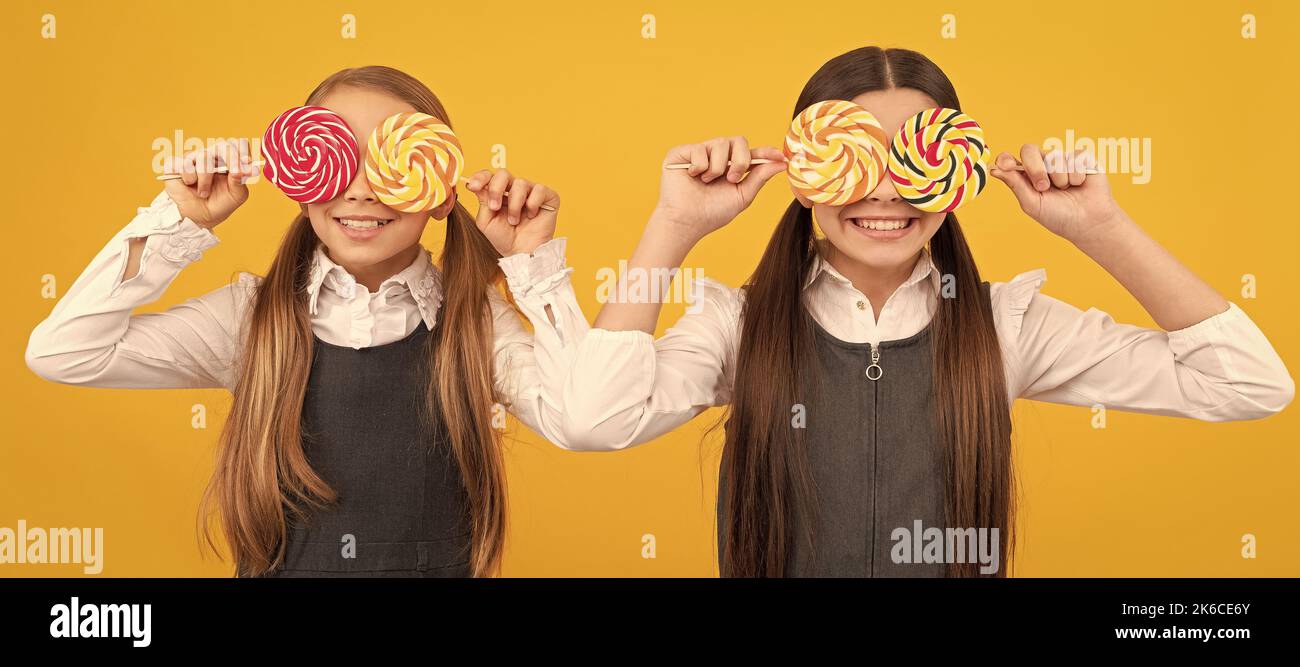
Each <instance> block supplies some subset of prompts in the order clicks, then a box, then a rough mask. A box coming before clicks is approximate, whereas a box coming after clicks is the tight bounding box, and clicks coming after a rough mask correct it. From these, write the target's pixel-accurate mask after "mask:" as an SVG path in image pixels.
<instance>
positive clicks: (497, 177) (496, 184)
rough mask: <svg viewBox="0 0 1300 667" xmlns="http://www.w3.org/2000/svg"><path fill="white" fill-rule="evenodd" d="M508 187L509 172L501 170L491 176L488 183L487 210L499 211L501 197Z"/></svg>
mask: <svg viewBox="0 0 1300 667" xmlns="http://www.w3.org/2000/svg"><path fill="white" fill-rule="evenodd" d="M509 186H510V172H508V171H506V170H505V169H502V170H500V171H498V172H497V173H495V174H492V178H491V180H489V181H488V185H487V192H488V208H489V209H491V210H493V211H499V210H501V197H502V196H503V195H504V194H505V192H506V188H508V187H509Z"/></svg>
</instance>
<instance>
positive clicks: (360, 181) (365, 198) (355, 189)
mask: <svg viewBox="0 0 1300 667" xmlns="http://www.w3.org/2000/svg"><path fill="white" fill-rule="evenodd" d="M362 159H363V160H364V156H363V157H362ZM361 165H362V166H361V167H360V168H359V169H357V175H356V176H355V177H353V179H352V182H351V183H349V184H348V187H347V189H346V190H344V191H343V199H344V201H348V202H351V203H354V204H356V203H367V204H373V203H374V202H376V201H379V200H378V199H376V198H375V191H374V190H372V189H370V181H369V180H367V179H366V169H365V166H364V165H365V162H361Z"/></svg>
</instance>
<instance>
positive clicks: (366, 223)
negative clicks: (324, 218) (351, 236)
mask: <svg viewBox="0 0 1300 667" xmlns="http://www.w3.org/2000/svg"><path fill="white" fill-rule="evenodd" d="M338 221H339V222H340V223H342V225H343V226H344V227H351V228H352V229H374V228H376V227H383V226H384V225H386V224H388V223H390V222H392V220H353V219H351V218H338Z"/></svg>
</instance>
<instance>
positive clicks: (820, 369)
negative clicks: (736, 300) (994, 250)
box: [718, 282, 989, 577]
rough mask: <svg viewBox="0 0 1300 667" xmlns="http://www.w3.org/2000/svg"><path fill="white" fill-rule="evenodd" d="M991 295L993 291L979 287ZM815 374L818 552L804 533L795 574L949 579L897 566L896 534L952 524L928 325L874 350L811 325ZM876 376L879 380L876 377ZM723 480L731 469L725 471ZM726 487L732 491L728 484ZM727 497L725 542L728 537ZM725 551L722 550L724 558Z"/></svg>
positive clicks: (811, 405)
mask: <svg viewBox="0 0 1300 667" xmlns="http://www.w3.org/2000/svg"><path fill="white" fill-rule="evenodd" d="M980 287H981V290H982V294H983V296H984V298H986V299H987V298H988V290H989V284H988V283H987V282H984V283H981V285H980ZM813 329H814V332H815V333H814V340H815V344H816V350H815V352H814V354H813V355H812V358H813V359H814V361H815V363H817V372H816V373H815V374H812V375H811V377H810V380H811V381H812V384H811V387H810V390H809V391H808V397H807V399H806V400H807V404H806V406H805V407H806V415H807V419H806V432H805V436H804V437H805V443H806V447H807V451H808V463H809V470H810V471H811V474H812V478H813V483H814V486H815V487H816V500H815V505H816V514H815V516H813V518H812V519H811V521H812V522H813V547H812V549H808V548H807V546H806V544H805V543H804V541H803V537H802V535H803V531H804V528H803V525H802V524H801V523H800V522H802V521H807V520H809V519H808V518H807V517H796V518H795V525H794V534H795V535H796V536H799V537H798V538H797V539H796V540H795V542H796V543H795V544H794V545H792V547H791V552H790V553H789V554H788V559H787V563H788V564H789V565H788V567H787V570H786V571H787V576H791V577H942V576H944V575H945V570H946V566H945V565H944V564H941V563H912V562H908V563H895V562H894V561H893V559H892V558H891V557H890V550H891V548H892V547H893V546H894V544H895V541H894V540H893V539H892V538H891V535H892V534H893V532H894V530H895V529H898V528H904V529H906V530H908V531H909V532H911V531H914V528H915V526H916V524H915V522H916V521H918V520H919V521H921V523H922V526H924V527H926V528H929V527H944V526H946V519H945V504H944V472H943V465H944V459H943V450H942V448H941V446H940V443H939V441H938V438H937V437H936V433H935V424H934V388H933V385H932V384H931V381H932V380H931V378H932V376H933V372H932V370H933V360H932V358H931V355H932V352H931V349H932V348H931V344H930V325H929V324H927V325H926V326H925V328H924V329H922V330H921V331H920V332H918V333H916V334H914V335H912V336H909V337H907V338H902V339H898V340H887V341H881V342H880V343H879V344H877V346H876V355H877V358H876V360H875V365H876V367H878V370H877V369H876V368H872V364H873V361H872V357H873V354H872V346H871V345H870V344H869V343H848V342H845V341H842V340H839V339H837V338H835V337H834V336H832V335H831V334H830V333H828V332H827V331H826V330H825V329H823V328H822V327H821V326H820V325H819V324H817V323H816V321H814V322H813ZM872 378H875V379H872ZM724 473H725V471H724ZM721 481H722V484H720V486H719V489H720V492H721V490H722V489H725V478H723V479H722V480H721ZM722 501H723V499H722V497H721V493H720V497H719V502H718V508H719V514H718V538H719V542H718V543H719V545H721V544H722V543H723V542H722V540H723V538H724V536H725V526H724V525H723V522H722V512H721V510H722V508H723V502H722ZM720 554H721V549H720V548H719V556H720Z"/></svg>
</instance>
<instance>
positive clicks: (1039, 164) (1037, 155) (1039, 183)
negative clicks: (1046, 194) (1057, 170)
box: [1020, 144, 1050, 192]
mask: <svg viewBox="0 0 1300 667" xmlns="http://www.w3.org/2000/svg"><path fill="white" fill-rule="evenodd" d="M1020 163H1021V164H1023V165H1024V166H1025V175H1026V176H1028V177H1029V182H1030V183H1032V184H1033V186H1034V189H1035V190H1038V191H1039V192H1042V191H1044V190H1046V189H1047V188H1048V187H1049V186H1050V182H1049V181H1048V179H1047V165H1045V164H1043V150H1042V149H1041V148H1039V147H1038V146H1037V145H1036V144H1025V145H1024V146H1021V147H1020Z"/></svg>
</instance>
